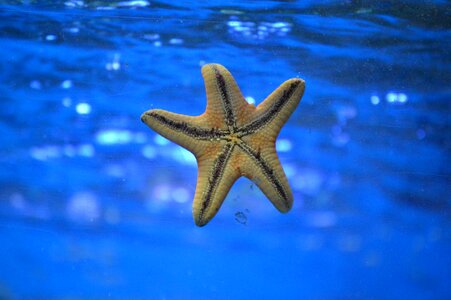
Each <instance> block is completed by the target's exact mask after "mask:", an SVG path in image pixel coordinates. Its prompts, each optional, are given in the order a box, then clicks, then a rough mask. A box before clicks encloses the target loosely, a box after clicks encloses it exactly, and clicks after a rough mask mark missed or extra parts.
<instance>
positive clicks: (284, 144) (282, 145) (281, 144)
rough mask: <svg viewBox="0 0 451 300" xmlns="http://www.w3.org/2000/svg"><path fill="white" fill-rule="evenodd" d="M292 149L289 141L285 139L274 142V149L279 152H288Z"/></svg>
mask: <svg viewBox="0 0 451 300" xmlns="http://www.w3.org/2000/svg"><path fill="white" fill-rule="evenodd" d="M291 148H293V146H292V144H291V141H290V140H287V139H278V140H277V141H276V149H277V151H280V152H288V151H290V150H291Z"/></svg>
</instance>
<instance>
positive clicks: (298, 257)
mask: <svg viewBox="0 0 451 300" xmlns="http://www.w3.org/2000/svg"><path fill="white" fill-rule="evenodd" d="M0 3H1V4H0V57H1V63H0V170H1V171H0V298H1V299H54V298H56V299H58V298H66V299H67V298H71V299H84V298H89V299H94V298H95V299H105V298H112V299H446V298H447V299H449V298H451V288H450V285H449V283H450V282H449V278H451V255H450V253H451V226H450V225H451V218H450V213H451V196H450V195H451V191H450V184H451V167H450V166H451V164H450V145H451V137H450V123H451V118H450V111H451V104H450V97H451V88H450V87H451V85H450V79H451V43H450V42H449V41H450V40H451V25H450V24H451V23H450V22H449V21H450V18H451V16H450V15H451V6H450V5H449V2H447V1H413V0H412V1H403V2H401V1H313V0H312V1H299V2H296V1H290V2H287V1H248V2H246V3H239V2H237V3H235V4H233V5H231V4H228V5H226V4H224V3H220V2H215V1H208V2H207V1H199V2H194V1H193V2H191V1H181V2H174V1H166V0H162V1H122V2H120V1H86V2H83V1H81V0H67V1H1V2H0ZM211 62H215V63H220V64H222V65H224V66H226V67H227V68H228V69H229V70H230V71H231V72H232V74H233V75H234V76H235V78H236V80H237V82H238V84H239V85H240V88H241V90H242V92H243V94H244V96H245V97H247V100H248V101H249V102H254V101H255V103H256V104H258V103H260V102H261V101H262V100H263V99H264V98H265V97H266V96H267V95H268V94H269V93H271V92H272V91H273V90H274V89H275V88H277V86H278V85H279V84H281V83H282V82H283V81H285V80H286V79H289V78H292V77H301V78H303V79H305V81H306V86H307V88H306V92H305V95H304V97H303V99H302V101H301V103H300V105H299V106H298V108H297V110H296V111H295V112H294V114H293V115H292V117H291V118H290V119H289V121H288V123H287V124H286V126H285V127H284V128H283V130H282V131H281V133H280V136H279V139H278V143H277V149H278V153H279V157H280V160H281V162H282V164H283V166H284V169H285V171H286V173H287V176H288V178H289V181H290V185H291V187H292V189H293V193H294V199H295V200H294V207H293V209H292V211H291V212H289V213H288V214H280V213H279V212H277V210H275V209H274V207H273V206H272V205H271V204H270V202H269V201H268V200H267V199H266V198H265V196H264V195H263V194H262V193H261V192H260V191H259V189H258V188H257V187H256V186H255V185H254V184H252V183H251V182H250V181H248V180H247V179H240V180H239V181H238V182H237V183H236V184H235V185H234V186H233V188H232V190H231V192H230V193H229V195H228V197H227V198H226V200H225V202H224V204H223V206H222V208H221V210H220V211H219V213H218V214H217V216H216V217H215V218H214V219H213V220H212V221H211V222H210V223H209V224H208V225H207V226H206V227H202V228H198V227H196V226H195V225H194V221H193V219H192V215H191V204H192V198H193V196H194V191H195V185H196V176H197V166H196V162H195V159H194V157H193V156H192V155H191V154H190V153H189V152H187V151H185V150H184V149H182V148H180V147H179V146H177V145H176V144H173V143H172V142H169V141H167V140H165V139H164V138H161V137H159V136H158V135H156V134H155V133H154V132H153V131H151V130H150V129H149V128H147V126H145V125H144V124H142V123H141V121H140V115H141V113H142V112H144V111H146V110H148V109H151V108H161V109H165V110H169V111H173V112H177V113H183V114H187V115H199V114H201V113H202V112H203V111H204V109H205V105H206V99H205V91H204V85H203V80H202V77H201V74H200V68H201V66H202V65H203V64H205V63H211Z"/></svg>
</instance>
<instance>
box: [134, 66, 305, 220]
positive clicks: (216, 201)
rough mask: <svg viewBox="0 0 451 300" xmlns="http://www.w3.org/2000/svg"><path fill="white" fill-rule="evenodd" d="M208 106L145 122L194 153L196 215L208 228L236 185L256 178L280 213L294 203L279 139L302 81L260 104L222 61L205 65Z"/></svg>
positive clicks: (148, 116) (157, 113) (149, 116)
mask: <svg viewBox="0 0 451 300" xmlns="http://www.w3.org/2000/svg"><path fill="white" fill-rule="evenodd" d="M202 75H203V77H204V80H205V86H206V92H207V109H206V110H205V112H204V113H203V114H202V115H200V116H197V117H192V116H186V115H180V114H175V113H171V112H168V111H164V110H159V109H153V110H149V111H147V112H145V113H144V114H143V115H142V116H141V120H142V121H143V122H144V123H146V124H147V125H148V126H149V127H150V128H152V129H153V130H155V131H156V132H158V133H159V134H161V135H162V136H164V137H166V138H167V139H169V140H171V141H173V142H175V143H177V144H179V145H180V146H182V147H184V148H186V149H187V150H189V151H191V152H192V153H193V154H194V155H195V157H196V159H197V164H198V167H199V172H198V179H197V186H196V193H195V196H194V203H193V217H194V221H195V223H196V225H198V226H204V225H205V224H207V223H208V222H209V221H210V220H211V219H212V218H213V217H214V216H215V214H216V213H217V212H218V210H219V208H220V207H221V204H222V202H223V201H224V199H225V197H226V196H227V193H228V192H229V190H230V188H231V187H232V185H233V183H234V182H235V181H236V180H237V179H238V178H239V177H241V176H245V177H247V178H249V179H250V180H252V181H253V182H254V183H255V184H256V185H257V186H258V187H259V188H260V189H261V190H262V191H263V193H264V194H265V195H266V196H267V197H268V199H269V200H270V201H271V202H272V204H273V205H274V206H275V207H276V208H277V209H278V210H279V211H281V212H287V211H289V210H290V209H291V206H292V204H293V195H292V192H291V189H290V186H289V185H288V180H287V177H286V176H285V173H284V171H283V169H282V166H281V164H280V162H279V159H278V157H277V153H276V148H275V141H276V138H277V135H278V134H279V132H280V129H281V128H282V126H283V125H284V124H285V122H286V121H287V119H288V118H289V116H290V115H291V114H292V113H293V111H294V110H295V108H296V106H297V105H298V103H299V101H300V99H301V97H302V95H303V93H304V88H305V83H304V81H303V80H302V79H299V78H293V79H289V80H287V81H285V82H284V83H283V84H282V85H280V86H279V87H278V88H277V89H276V90H275V91H274V92H273V93H271V95H269V96H268V97H267V98H266V99H265V100H264V101H263V102H262V103H261V104H260V105H258V106H257V107H255V106H254V105H253V104H248V103H247V101H246V100H245V99H244V97H243V95H242V94H241V91H240V90H239V88H238V85H237V84H236V82H235V80H234V79H233V77H232V75H231V74H230V73H229V71H228V70H227V69H226V68H224V67H223V66H221V65H218V64H208V65H204V66H203V67H202Z"/></svg>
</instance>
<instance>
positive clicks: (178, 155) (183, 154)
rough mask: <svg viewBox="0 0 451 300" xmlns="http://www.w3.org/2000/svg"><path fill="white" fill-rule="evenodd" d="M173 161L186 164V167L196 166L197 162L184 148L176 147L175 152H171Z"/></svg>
mask: <svg viewBox="0 0 451 300" xmlns="http://www.w3.org/2000/svg"><path fill="white" fill-rule="evenodd" d="M173 157H174V159H176V160H178V161H180V162H182V163H184V164H187V165H196V164H197V160H196V157H195V156H194V154H192V153H191V152H189V151H188V150H186V149H185V148H181V147H177V150H176V151H174V152H173Z"/></svg>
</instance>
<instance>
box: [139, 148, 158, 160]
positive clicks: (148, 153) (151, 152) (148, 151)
mask: <svg viewBox="0 0 451 300" xmlns="http://www.w3.org/2000/svg"><path fill="white" fill-rule="evenodd" d="M141 153H142V155H143V156H144V157H145V158H148V159H153V158H155V157H156V156H157V151H156V150H155V148H154V147H153V146H151V145H146V146H144V147H143V148H142V150H141Z"/></svg>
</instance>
